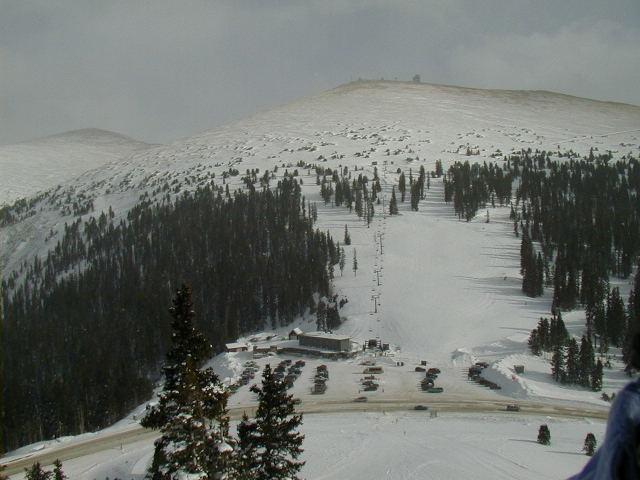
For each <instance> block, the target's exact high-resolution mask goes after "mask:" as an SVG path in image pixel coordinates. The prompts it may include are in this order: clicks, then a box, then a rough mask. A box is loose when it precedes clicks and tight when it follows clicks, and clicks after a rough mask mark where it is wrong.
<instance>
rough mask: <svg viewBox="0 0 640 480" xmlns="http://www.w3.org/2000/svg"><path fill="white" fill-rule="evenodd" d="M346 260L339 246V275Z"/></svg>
mask: <svg viewBox="0 0 640 480" xmlns="http://www.w3.org/2000/svg"><path fill="white" fill-rule="evenodd" d="M346 261H347V260H346V258H345V253H344V248H340V260H339V261H338V265H339V266H340V276H342V273H343V272H344V266H345V263H346Z"/></svg>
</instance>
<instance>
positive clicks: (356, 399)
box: [353, 397, 367, 403]
mask: <svg viewBox="0 0 640 480" xmlns="http://www.w3.org/2000/svg"><path fill="white" fill-rule="evenodd" d="M353 401H354V402H358V403H365V402H366V401H367V397H356V398H354V399H353Z"/></svg>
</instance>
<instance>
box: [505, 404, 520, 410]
mask: <svg viewBox="0 0 640 480" xmlns="http://www.w3.org/2000/svg"><path fill="white" fill-rule="evenodd" d="M519 411H520V405H517V404H515V403H512V404H509V405H507V412H519Z"/></svg>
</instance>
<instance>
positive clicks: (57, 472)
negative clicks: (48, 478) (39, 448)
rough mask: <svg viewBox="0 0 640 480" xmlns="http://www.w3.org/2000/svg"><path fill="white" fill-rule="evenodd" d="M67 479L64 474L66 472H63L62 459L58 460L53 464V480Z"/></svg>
mask: <svg viewBox="0 0 640 480" xmlns="http://www.w3.org/2000/svg"><path fill="white" fill-rule="evenodd" d="M67 478H69V477H67V476H66V475H65V473H64V470H62V462H61V461H60V459H56V461H55V462H53V480H66V479H67Z"/></svg>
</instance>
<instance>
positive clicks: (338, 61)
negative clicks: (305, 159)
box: [0, 0, 640, 143]
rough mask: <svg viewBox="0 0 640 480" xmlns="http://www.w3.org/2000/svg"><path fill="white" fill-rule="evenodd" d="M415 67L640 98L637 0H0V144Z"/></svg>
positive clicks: (184, 130)
mask: <svg viewBox="0 0 640 480" xmlns="http://www.w3.org/2000/svg"><path fill="white" fill-rule="evenodd" d="M414 73H419V74H420V75H421V77H422V79H423V81H426V82H434V83H447V84H457V85H465V86H475V87H491V88H515V89H545V90H555V91H560V92H564V93H570V94H573V95H578V96H586V97H591V98H597V99H603V100H616V101H621V102H627V103H633V104H636V105H640V1H639V0H606V1H605V0H562V1H558V0H539V1H533V0H531V1H526V0H500V1H499V0H440V1H436V0H422V1H404V0H388V1H383V0H373V1H346V0H321V1H312V0H300V1H287V0H235V1H222V0H220V1H214V0H129V1H115V0H114V1H111V0H76V1H73V0H55V1H52V0H41V1H36V0H0V143H13V142H17V141H20V140H24V139H29V138H34V137H38V136H43V135H47V134H52V133H58V132H62V131H66V130H70V129H76V128H84V127H98V128H104V129H108V130H114V131H117V132H121V133H125V134H127V135H130V136H132V137H134V138H137V139H140V140H144V141H148V142H169V141H171V140H174V139H176V138H178V137H181V136H186V135H190V134H194V133H198V132H200V131H202V130H206V129H209V128H213V127H215V126H217V125H220V124H222V123H226V122H228V121H230V120H234V119H237V118H241V117H243V116H246V115H248V114H251V113H253V112H255V111H257V110H260V109H264V108H267V107H269V106H273V105H277V104H280V103H284V102H287V101H289V100H292V99H295V98H298V97H301V96H304V95H308V94H311V93H316V92H319V91H322V90H325V89H329V88H332V87H335V86H337V85H339V84H341V83H345V82H348V81H349V80H351V79H356V78H358V77H363V78H380V77H384V78H387V79H393V78H394V77H397V78H398V79H409V78H410V77H411V76H413V74H414Z"/></svg>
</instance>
